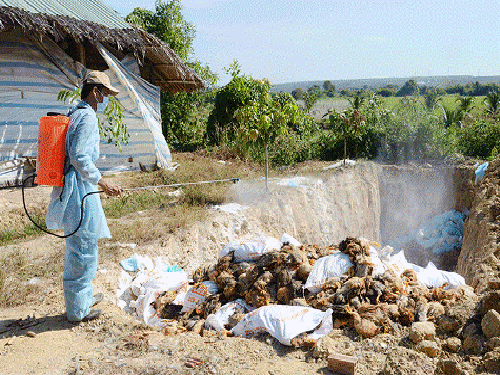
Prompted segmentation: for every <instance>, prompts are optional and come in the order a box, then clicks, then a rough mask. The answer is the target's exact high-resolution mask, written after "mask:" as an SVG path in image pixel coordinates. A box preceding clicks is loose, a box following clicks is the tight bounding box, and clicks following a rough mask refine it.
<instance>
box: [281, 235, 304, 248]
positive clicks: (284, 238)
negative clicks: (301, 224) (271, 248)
mask: <svg viewBox="0 0 500 375" xmlns="http://www.w3.org/2000/svg"><path fill="white" fill-rule="evenodd" d="M285 242H288V243H289V244H290V245H292V246H300V245H301V243H300V242H299V241H297V240H296V239H295V238H293V237H292V236H290V235H289V234H288V233H283V236H282V237H281V243H285Z"/></svg>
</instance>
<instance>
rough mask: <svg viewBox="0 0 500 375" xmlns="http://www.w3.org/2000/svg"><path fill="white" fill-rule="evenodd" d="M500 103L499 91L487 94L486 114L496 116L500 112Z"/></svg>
mask: <svg viewBox="0 0 500 375" xmlns="http://www.w3.org/2000/svg"><path fill="white" fill-rule="evenodd" d="M499 102H500V93H499V92H498V91H491V92H489V93H488V94H486V98H484V104H486V113H488V114H489V115H491V116H495V115H496V114H497V112H498V105H499Z"/></svg>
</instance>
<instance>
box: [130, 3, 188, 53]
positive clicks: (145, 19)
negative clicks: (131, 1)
mask: <svg viewBox="0 0 500 375" xmlns="http://www.w3.org/2000/svg"><path fill="white" fill-rule="evenodd" d="M125 20H126V21H127V22H129V23H131V24H133V25H136V26H138V27H141V28H143V29H144V30H146V31H147V32H148V33H150V34H153V35H154V36H156V37H157V38H158V39H161V40H163V41H164V42H166V43H168V45H169V46H170V48H172V49H173V50H174V51H175V53H176V54H177V55H178V56H179V57H180V58H181V59H182V60H184V61H187V60H189V57H190V56H191V54H192V53H193V40H194V37H195V34H196V29H195V27H194V25H192V24H191V23H189V22H188V21H186V20H185V19H184V16H183V15H182V6H181V1H180V0H171V1H169V2H166V3H164V2H163V1H161V0H157V1H156V6H155V12H152V11H148V10H145V9H141V8H135V9H134V11H133V12H132V13H130V14H129V15H128V16H127V17H126V18H125Z"/></svg>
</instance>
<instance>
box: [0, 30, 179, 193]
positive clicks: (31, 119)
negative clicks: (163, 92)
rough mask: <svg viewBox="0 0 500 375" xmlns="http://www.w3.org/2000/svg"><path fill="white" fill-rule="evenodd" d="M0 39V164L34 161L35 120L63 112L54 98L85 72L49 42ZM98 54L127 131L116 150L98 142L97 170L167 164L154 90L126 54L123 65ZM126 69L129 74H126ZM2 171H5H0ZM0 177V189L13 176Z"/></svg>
mask: <svg viewBox="0 0 500 375" xmlns="http://www.w3.org/2000/svg"><path fill="white" fill-rule="evenodd" d="M0 35H1V39H0V163H2V162H6V161H14V160H19V159H23V158H24V157H28V156H31V157H35V156H36V152H37V147H38V146H37V143H38V119H39V118H40V117H42V116H45V115H46V113H47V112H49V111H52V112H60V113H66V112H67V111H68V110H69V108H70V107H71V106H72V104H68V103H63V102H61V101H58V100H57V95H58V93H59V92H60V91H61V90H72V89H74V88H76V87H79V86H80V85H81V82H82V79H83V78H84V77H85V74H86V69H85V67H83V66H82V65H81V64H80V63H78V62H76V61H74V60H73V59H72V58H71V57H70V56H68V55H66V54H65V52H64V51H63V50H62V49H61V48H60V47H59V46H58V45H57V44H56V43H54V42H52V41H51V40H50V39H48V38H45V39H43V43H42V42H40V41H39V40H36V39H33V40H29V39H27V38H26V37H25V36H24V35H22V34H20V33H15V32H2V33H1V34H0ZM99 49H100V53H101V54H102V55H103V57H104V58H105V60H106V62H107V63H108V66H109V67H110V68H109V69H108V70H107V71H106V73H107V74H108V75H109V77H110V80H111V84H112V85H113V86H115V87H117V88H118V89H119V90H120V94H119V95H118V97H117V99H118V100H119V101H120V103H121V104H122V105H123V107H124V122H125V124H126V125H127V128H128V131H129V133H130V140H129V143H128V145H126V146H123V147H122V150H123V151H122V152H120V150H119V149H118V148H117V147H115V146H114V145H113V144H108V143H107V142H106V141H104V140H101V158H100V159H99V160H98V161H97V163H96V165H97V166H98V168H99V169H100V171H102V172H106V171H110V172H111V171H121V170H136V169H139V168H140V167H141V166H144V167H152V166H154V165H157V164H159V165H160V166H161V167H163V168H168V167H169V166H170V165H171V155H170V150H169V148H168V145H167V143H166V141H165V138H164V137H163V134H162V132H161V121H160V91H159V89H158V88H157V87H155V86H152V85H150V84H149V83H148V82H146V81H144V80H143V79H142V78H141V77H139V76H137V75H136V74H134V73H133V72H137V71H138V69H137V66H136V65H137V64H136V63H134V61H133V58H132V57H131V56H126V57H125V59H124V64H122V63H121V62H120V61H118V60H117V59H116V58H115V57H114V56H113V55H111V53H109V52H108V51H107V50H106V49H105V48H104V47H102V46H100V47H99ZM129 68H130V70H129ZM3 171H4V172H5V171H6V170H3ZM15 175H16V173H15V172H14V171H10V170H9V172H5V173H2V174H0V185H2V184H4V183H5V182H7V181H9V182H10V180H9V179H11V178H12V176H15Z"/></svg>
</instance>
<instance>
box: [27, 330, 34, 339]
mask: <svg viewBox="0 0 500 375" xmlns="http://www.w3.org/2000/svg"><path fill="white" fill-rule="evenodd" d="M26 336H28V337H32V338H34V337H36V333H35V332H33V331H28V332H26Z"/></svg>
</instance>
